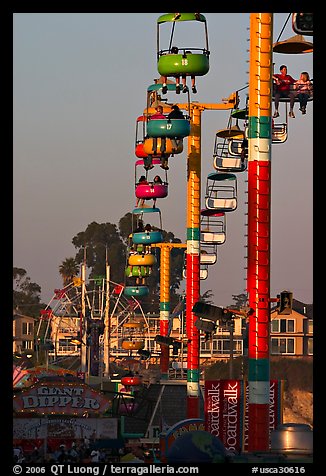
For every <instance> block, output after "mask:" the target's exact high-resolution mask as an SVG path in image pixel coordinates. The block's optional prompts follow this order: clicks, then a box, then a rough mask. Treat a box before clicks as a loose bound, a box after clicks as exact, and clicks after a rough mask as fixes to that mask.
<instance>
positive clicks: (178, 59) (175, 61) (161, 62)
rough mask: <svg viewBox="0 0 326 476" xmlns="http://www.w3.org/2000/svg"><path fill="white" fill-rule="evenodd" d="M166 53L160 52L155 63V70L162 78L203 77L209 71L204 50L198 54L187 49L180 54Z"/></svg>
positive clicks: (207, 59)
mask: <svg viewBox="0 0 326 476" xmlns="http://www.w3.org/2000/svg"><path fill="white" fill-rule="evenodd" d="M179 52H180V50H179ZM166 53H167V51H164V50H163V51H160V53H159V55H160V56H159V58H158V63H157V70H158V72H159V73H160V74H161V75H162V76H180V75H181V76H204V75H205V74H207V73H208V71H209V58H208V53H207V51H206V50H203V51H201V52H200V53H192V52H191V51H188V49H187V50H184V51H183V53H181V54H180V53H177V54H166Z"/></svg>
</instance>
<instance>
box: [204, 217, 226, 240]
mask: <svg viewBox="0 0 326 476" xmlns="http://www.w3.org/2000/svg"><path fill="white" fill-rule="evenodd" d="M200 214H201V223H200V241H201V242H203V243H207V244H216V245H223V243H225V240H226V215H225V213H224V212H215V210H208V209H203V210H201V212H200Z"/></svg>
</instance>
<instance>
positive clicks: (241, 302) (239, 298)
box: [230, 293, 248, 309]
mask: <svg viewBox="0 0 326 476" xmlns="http://www.w3.org/2000/svg"><path fill="white" fill-rule="evenodd" d="M232 299H233V301H234V302H235V305H236V307H237V308H239V309H241V308H243V307H246V306H247V299H248V298H247V294H245V293H242V294H232ZM230 307H231V306H230Z"/></svg>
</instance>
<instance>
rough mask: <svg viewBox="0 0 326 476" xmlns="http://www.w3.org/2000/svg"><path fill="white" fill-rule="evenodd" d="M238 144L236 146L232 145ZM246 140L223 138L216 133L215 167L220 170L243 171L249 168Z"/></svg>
mask: <svg viewBox="0 0 326 476" xmlns="http://www.w3.org/2000/svg"><path fill="white" fill-rule="evenodd" d="M230 143H231V144H232V143H233V144H234V143H235V144H236V146H234V145H233V147H232V145H230ZM243 143H244V140H241V139H226V138H223V139H221V138H220V137H219V136H218V135H217V134H216V135H215V143H214V153H213V167H214V169H216V170H218V171H219V172H243V171H245V170H246V169H247V152H248V147H247V150H246V151H245V150H243V149H244V146H243Z"/></svg>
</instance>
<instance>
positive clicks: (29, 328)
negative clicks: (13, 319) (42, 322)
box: [22, 322, 34, 336]
mask: <svg viewBox="0 0 326 476" xmlns="http://www.w3.org/2000/svg"><path fill="white" fill-rule="evenodd" d="M33 327H34V326H33V323H32V322H23V323H22V334H23V335H25V336H31V335H33Z"/></svg>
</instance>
